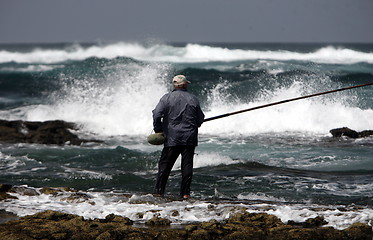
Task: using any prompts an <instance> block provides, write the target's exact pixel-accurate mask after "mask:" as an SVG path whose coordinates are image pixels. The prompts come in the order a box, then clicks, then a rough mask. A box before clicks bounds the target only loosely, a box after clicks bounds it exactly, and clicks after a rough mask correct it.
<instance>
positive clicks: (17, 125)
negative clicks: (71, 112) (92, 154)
mask: <svg viewBox="0 0 373 240" xmlns="http://www.w3.org/2000/svg"><path fill="white" fill-rule="evenodd" d="M71 130H77V127H76V125H75V124H74V123H71V122H65V121H61V120H54V121H45V122H29V121H20V120H18V121H6V120H0V142H3V143H39V144H58V145H63V144H71V145H80V144H82V143H84V142H101V141H98V140H86V139H80V138H79V137H78V136H77V135H76V134H74V133H72V132H71Z"/></svg>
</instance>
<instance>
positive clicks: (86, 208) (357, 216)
mask: <svg viewBox="0 0 373 240" xmlns="http://www.w3.org/2000/svg"><path fill="white" fill-rule="evenodd" d="M35 190H36V191H39V190H38V189H35ZM10 194H11V195H14V196H16V197H17V199H9V200H8V201H5V202H3V206H2V207H3V209H5V210H6V211H9V212H13V213H15V214H17V215H18V216H25V215H31V214H35V213H38V212H41V211H45V210H55V211H61V212H66V213H70V214H78V215H81V216H83V217H85V218H90V219H94V218H105V217H106V216H107V215H109V214H112V213H113V214H116V215H121V216H124V217H128V218H130V219H131V220H134V221H138V222H144V221H146V220H149V219H150V218H152V217H153V216H155V215H158V216H160V217H164V218H168V219H170V220H171V221H172V222H173V224H180V223H188V222H202V221H209V220H211V219H216V220H218V221H222V220H224V219H226V218H228V217H229V216H231V215H232V214H234V213H235V212H237V211H241V209H246V211H248V212H264V213H268V214H272V215H275V216H277V217H279V218H280V219H281V220H282V221H283V222H284V223H286V222H287V221H289V220H293V221H298V222H303V221H305V220H306V219H308V218H314V217H316V216H323V217H324V218H325V220H326V221H327V222H328V225H327V226H332V227H335V228H337V229H344V228H346V227H348V226H349V225H351V224H352V223H355V222H362V223H368V222H369V220H371V219H372V218H373V210H372V209H369V208H361V209H354V208H351V209H349V208H348V207H344V206H319V205H309V206H305V205H301V204H286V203H280V204H275V203H265V202H267V200H268V199H269V200H271V199H270V197H268V196H264V198H265V199H264V200H263V199H261V197H263V196H260V195H258V196H256V197H255V198H256V199H255V200H263V203H245V202H242V203H234V202H232V203H227V202H224V203H213V204H211V203H208V202H205V201H202V200H193V201H170V200H163V199H160V198H155V197H153V196H152V195H150V194H149V195H132V196H128V195H122V194H114V193H100V192H79V194H78V195H75V197H77V196H81V198H79V197H78V198H74V199H73V200H72V199H71V198H70V199H69V198H68V197H69V196H70V195H71V194H73V195H74V193H69V192H61V193H59V194H57V195H47V194H40V195H36V196H29V195H24V194H22V193H10ZM251 197H252V196H251ZM251 197H250V198H251ZM243 198H245V197H244V196H243ZM340 207H342V208H343V209H345V210H339V209H340ZM176 211H177V212H178V214H173V213H175V212H176Z"/></svg>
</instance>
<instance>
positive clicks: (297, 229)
mask: <svg viewBox="0 0 373 240" xmlns="http://www.w3.org/2000/svg"><path fill="white" fill-rule="evenodd" d="M133 224H134V223H133V221H131V220H130V219H128V218H126V217H122V216H116V215H113V214H111V215H108V216H106V218H105V219H93V220H89V219H84V218H83V217H81V216H78V215H73V214H67V213H62V212H56V211H50V210H48V211H44V212H41V213H37V214H34V215H31V216H26V217H22V218H20V219H19V220H16V221H9V222H6V223H3V224H0V239H7V240H21V239H25V240H31V239H59V240H64V239H66V240H67V239H96V240H116V239H118V240H119V239H173V240H176V239H198V240H203V239H251V240H255V239H258V240H259V239H260V240H265V239H271V240H289V239H293V240H295V239H299V240H308V239H309V240H334V239H335V240H352V239H355V240H358V239H359V240H360V239H361V240H371V239H372V236H373V235H372V228H371V227H370V226H368V225H366V224H361V223H355V224H353V225H351V226H350V227H348V228H346V229H344V230H337V229H334V228H331V227H322V225H324V224H326V222H325V221H324V219H323V218H320V217H316V218H313V219H308V220H307V221H306V222H303V223H295V222H289V223H287V224H284V223H282V222H281V221H280V219H278V218H277V217H275V216H272V215H269V214H265V213H248V212H241V213H236V214H235V215H233V216H231V217H230V218H229V219H227V220H226V221H224V222H218V221H216V220H211V221H208V222H202V223H198V224H190V225H185V226H181V227H179V228H172V227H170V224H171V221H170V220H168V219H163V218H160V217H158V216H155V217H154V218H152V219H150V220H148V221H147V222H146V223H145V225H144V226H143V227H139V226H134V225H133Z"/></svg>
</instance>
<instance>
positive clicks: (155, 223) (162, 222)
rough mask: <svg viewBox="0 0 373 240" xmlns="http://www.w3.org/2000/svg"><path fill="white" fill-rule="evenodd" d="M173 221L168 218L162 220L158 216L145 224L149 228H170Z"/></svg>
mask: <svg viewBox="0 0 373 240" xmlns="http://www.w3.org/2000/svg"><path fill="white" fill-rule="evenodd" d="M170 224H171V221H170V220H169V219H167V218H160V217H158V216H155V217H153V218H152V219H149V220H148V221H146V222H145V225H149V226H169V225H170Z"/></svg>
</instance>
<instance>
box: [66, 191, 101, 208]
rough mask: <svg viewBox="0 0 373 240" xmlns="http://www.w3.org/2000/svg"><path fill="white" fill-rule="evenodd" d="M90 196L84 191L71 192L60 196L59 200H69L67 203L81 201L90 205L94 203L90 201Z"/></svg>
mask: <svg viewBox="0 0 373 240" xmlns="http://www.w3.org/2000/svg"><path fill="white" fill-rule="evenodd" d="M90 199H92V197H91V196H90V195H88V194H86V193H79V192H76V193H72V194H70V195H69V196H67V197H64V198H61V201H65V202H69V203H83V202H87V203H89V204H91V205H95V204H96V203H95V202H93V201H90Z"/></svg>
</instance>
